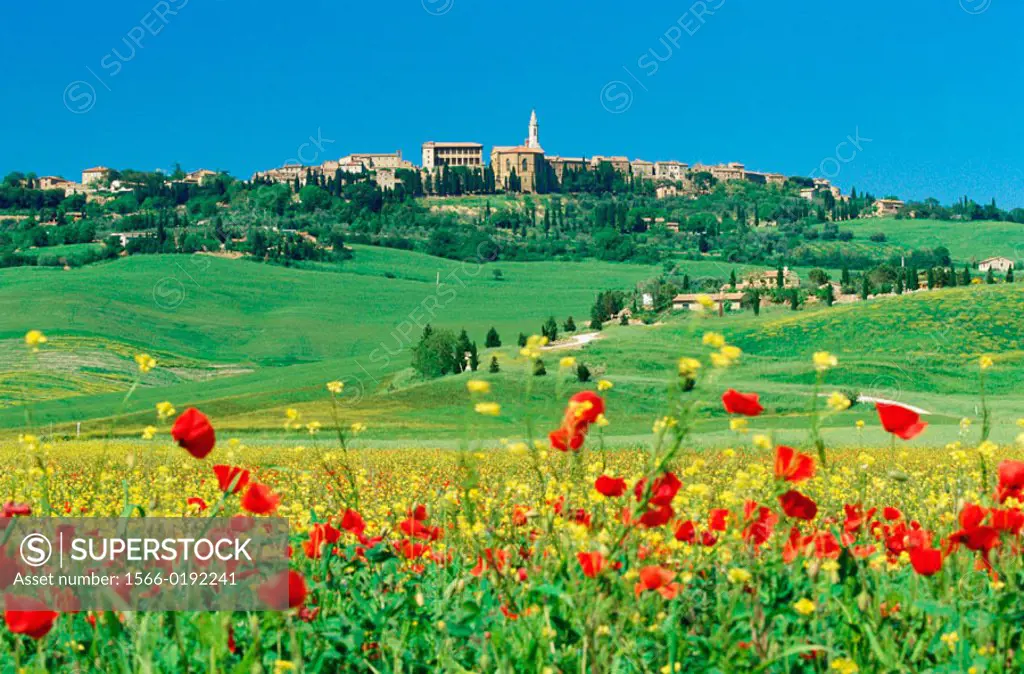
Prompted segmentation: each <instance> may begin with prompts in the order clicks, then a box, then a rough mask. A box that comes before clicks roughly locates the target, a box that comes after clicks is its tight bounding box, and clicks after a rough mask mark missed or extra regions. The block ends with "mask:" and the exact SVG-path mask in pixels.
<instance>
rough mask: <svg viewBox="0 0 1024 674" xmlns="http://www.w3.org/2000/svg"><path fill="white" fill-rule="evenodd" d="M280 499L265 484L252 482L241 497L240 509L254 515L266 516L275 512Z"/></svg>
mask: <svg viewBox="0 0 1024 674" xmlns="http://www.w3.org/2000/svg"><path fill="white" fill-rule="evenodd" d="M280 503H281V497H280V496H278V495H277V494H275V493H274V492H272V491H270V487H268V486H267V485H265V484H259V483H258V482H253V483H252V484H250V485H249V490H248V491H247V492H245V496H243V497H242V507H243V508H245V509H246V510H248V511H249V512H251V513H253V514H255V515H267V514H269V513H272V512H274V511H275V510H277V506H278V504H280Z"/></svg>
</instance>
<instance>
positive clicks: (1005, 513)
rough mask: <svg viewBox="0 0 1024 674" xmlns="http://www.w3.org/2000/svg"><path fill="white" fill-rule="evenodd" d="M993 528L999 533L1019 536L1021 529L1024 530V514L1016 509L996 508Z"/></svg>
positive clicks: (993, 515)
mask: <svg viewBox="0 0 1024 674" xmlns="http://www.w3.org/2000/svg"><path fill="white" fill-rule="evenodd" d="M992 526H993V527H994V528H996V529H998V530H999V531H1008V532H1010V533H1012V534H1019V533H1020V532H1021V529H1024V513H1022V512H1021V511H1019V510H1017V509H1016V508H1005V509H999V508H994V509H993V510H992Z"/></svg>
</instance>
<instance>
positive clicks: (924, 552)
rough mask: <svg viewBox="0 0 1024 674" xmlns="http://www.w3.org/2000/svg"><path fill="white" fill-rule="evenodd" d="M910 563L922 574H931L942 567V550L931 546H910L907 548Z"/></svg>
mask: <svg viewBox="0 0 1024 674" xmlns="http://www.w3.org/2000/svg"><path fill="white" fill-rule="evenodd" d="M908 554H909V555H910V564H911V565H912V566H913V567H914V571H916V572H917V573H919V574H920V575H922V576H932V575H935V574H936V573H938V572H939V570H940V569H941V568H942V551H941V550H938V549H933V548H912V549H911V550H909V552H908Z"/></svg>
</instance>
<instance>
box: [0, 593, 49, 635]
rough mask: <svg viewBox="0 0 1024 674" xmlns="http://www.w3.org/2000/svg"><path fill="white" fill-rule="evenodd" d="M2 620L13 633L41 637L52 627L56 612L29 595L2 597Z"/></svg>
mask: <svg viewBox="0 0 1024 674" xmlns="http://www.w3.org/2000/svg"><path fill="white" fill-rule="evenodd" d="M4 605H5V606H6V607H7V608H6V610H5V611H4V622H5V623H7V629H9V630H10V631H11V632H13V633H14V634H27V635H29V636H30V637H32V638H33V639H42V638H43V637H45V636H46V634H47V633H48V632H49V631H50V630H51V629H52V628H53V622H54V621H55V620H56V619H57V612H56V611H50V610H48V609H47V607H46V605H45V604H43V602H41V601H39V600H38V599H32V598H29V597H14V596H11V595H7V596H5V597H4Z"/></svg>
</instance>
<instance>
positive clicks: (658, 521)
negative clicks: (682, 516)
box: [640, 505, 676, 529]
mask: <svg viewBox="0 0 1024 674" xmlns="http://www.w3.org/2000/svg"><path fill="white" fill-rule="evenodd" d="M675 514H676V513H675V511H674V510H672V506H668V505H663V506H658V507H656V508H652V509H650V510H648V511H647V512H645V513H644V514H643V515H641V516H640V524H641V525H642V526H645V527H647V528H648V529H655V528H657V527H661V526H664V525H666V524H668V521H669V520H670V519H672V518H673V517H674V516H675Z"/></svg>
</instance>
